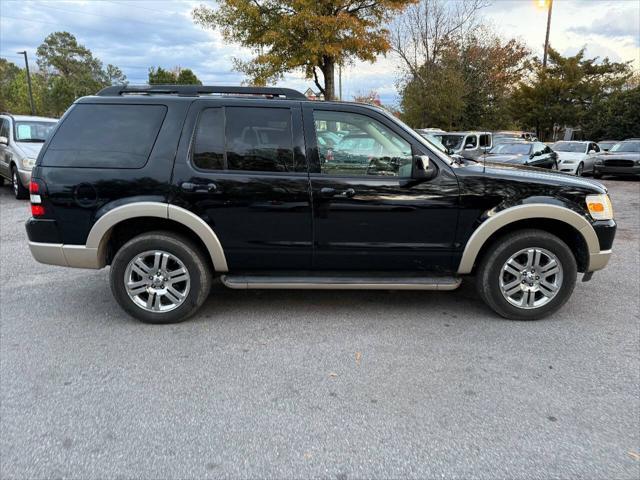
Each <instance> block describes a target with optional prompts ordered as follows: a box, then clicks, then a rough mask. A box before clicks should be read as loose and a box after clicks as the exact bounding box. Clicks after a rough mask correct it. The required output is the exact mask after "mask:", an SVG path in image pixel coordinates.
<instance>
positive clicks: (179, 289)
mask: <svg viewBox="0 0 640 480" xmlns="http://www.w3.org/2000/svg"><path fill="white" fill-rule="evenodd" d="M124 284H125V289H126V291H127V295H128V296H129V298H130V299H131V300H132V301H133V302H134V303H135V304H136V305H137V306H139V307H140V308H142V309H143V310H146V311H148V312H155V313H158V312H160V313H161V312H170V311H171V310H174V309H176V308H178V307H179V306H180V305H182V304H183V303H184V301H185V300H186V298H187V295H188V294H189V288H190V286H191V277H190V276H189V271H188V270H187V269H186V267H185V266H184V263H182V261H181V260H180V259H179V258H178V257H176V256H175V255H173V254H172V253H169V252H165V251H163V250H149V251H146V252H143V253H140V254H139V255H136V256H135V257H134V258H133V259H132V260H131V261H130V262H129V264H128V265H127V268H126V269H125V273H124Z"/></svg>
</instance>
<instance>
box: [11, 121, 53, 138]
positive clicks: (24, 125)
mask: <svg viewBox="0 0 640 480" xmlns="http://www.w3.org/2000/svg"><path fill="white" fill-rule="evenodd" d="M55 126H56V122H37V121H20V122H16V131H15V137H16V142H34V143H43V142H44V141H45V140H46V139H47V137H48V136H49V133H51V130H53V127H55Z"/></svg>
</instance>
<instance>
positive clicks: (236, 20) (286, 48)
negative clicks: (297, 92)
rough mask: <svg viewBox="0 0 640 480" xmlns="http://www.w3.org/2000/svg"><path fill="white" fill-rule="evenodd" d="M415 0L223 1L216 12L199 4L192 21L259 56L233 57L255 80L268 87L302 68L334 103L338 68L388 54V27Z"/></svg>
mask: <svg viewBox="0 0 640 480" xmlns="http://www.w3.org/2000/svg"><path fill="white" fill-rule="evenodd" d="M415 1H416V0H322V1H318V0H221V1H220V2H219V3H220V5H219V7H218V9H217V10H212V9H210V8H208V7H205V6H200V7H198V8H196V9H195V10H194V11H193V17H194V19H195V21H196V23H197V24H199V25H202V26H203V27H205V28H212V29H213V28H219V29H220V30H221V31H222V35H223V37H224V38H225V40H227V41H233V42H238V43H239V44H240V45H242V46H244V47H248V48H250V49H252V50H253V51H255V52H256V55H255V56H254V57H253V58H252V59H251V60H249V61H242V60H239V59H237V58H236V59H234V65H235V68H236V69H237V70H239V71H241V72H244V73H245V74H246V75H247V76H248V77H249V79H250V81H251V82H253V83H255V84H259V85H264V84H266V83H267V82H271V81H274V80H277V79H280V78H282V77H283V76H284V74H285V73H287V72H291V71H294V70H298V69H302V70H303V71H304V72H305V75H306V77H307V78H313V80H314V83H315V84H316V86H317V87H318V89H319V90H320V93H322V94H323V95H324V98H325V99H326V100H332V99H334V98H335V83H334V70H335V66H336V64H346V63H349V62H351V61H353V60H355V59H358V60H362V61H369V62H373V61H374V60H375V59H376V56H377V55H380V54H385V53H386V52H388V51H389V49H390V47H391V44H390V42H389V31H388V29H387V28H386V26H385V23H386V22H387V21H388V20H389V19H390V18H391V16H392V15H393V14H395V13H397V12H400V11H402V10H403V9H404V8H405V7H406V6H407V5H410V4H412V3H415ZM317 70H320V71H321V72H322V76H323V82H322V83H321V82H320V80H319V78H318V72H317Z"/></svg>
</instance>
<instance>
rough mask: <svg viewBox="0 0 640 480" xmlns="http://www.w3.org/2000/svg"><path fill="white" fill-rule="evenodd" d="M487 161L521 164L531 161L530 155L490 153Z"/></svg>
mask: <svg viewBox="0 0 640 480" xmlns="http://www.w3.org/2000/svg"><path fill="white" fill-rule="evenodd" d="M487 161H488V162H497V163H517V164H519V165H525V164H526V163H527V162H528V161H529V155H519V154H518V155H516V154H509V155H499V154H498V155H488V156H487Z"/></svg>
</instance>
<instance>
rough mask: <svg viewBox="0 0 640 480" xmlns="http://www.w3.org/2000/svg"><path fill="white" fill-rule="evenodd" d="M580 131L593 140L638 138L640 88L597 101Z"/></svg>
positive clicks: (639, 132) (639, 134)
mask: <svg viewBox="0 0 640 480" xmlns="http://www.w3.org/2000/svg"><path fill="white" fill-rule="evenodd" d="M591 111H592V112H593V114H591V115H585V117H584V118H583V120H582V129H583V132H584V134H585V136H586V138H590V139H593V140H605V139H614V140H615V139H620V140H623V139H625V138H640V86H636V87H634V88H631V89H626V90H622V91H617V92H613V93H612V94H611V95H609V96H608V97H607V98H604V99H599V100H597V101H596V102H595V103H594V105H593V108H592V109H591Z"/></svg>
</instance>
